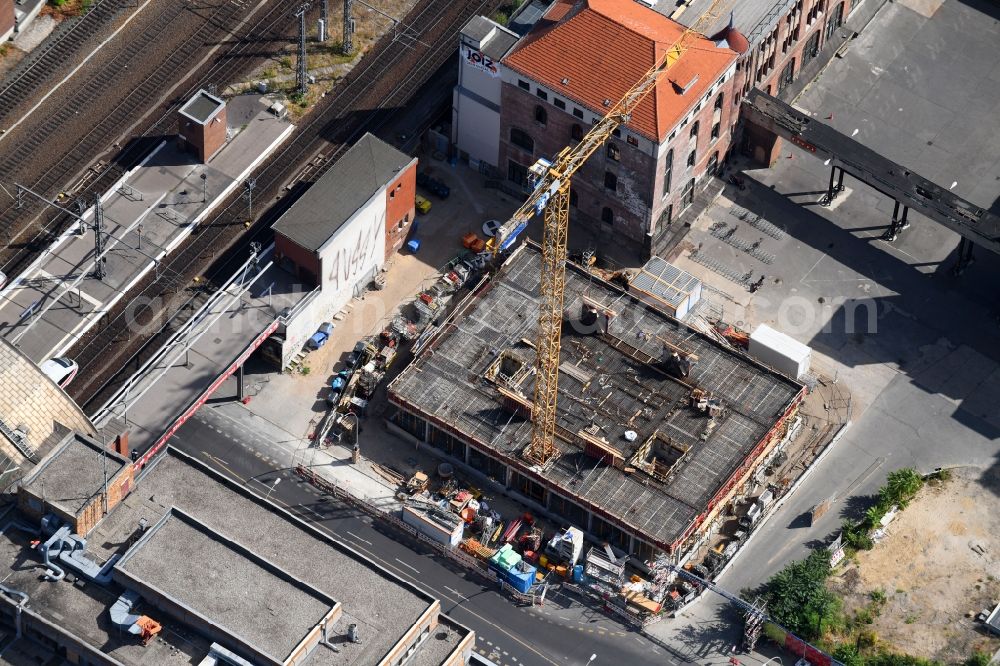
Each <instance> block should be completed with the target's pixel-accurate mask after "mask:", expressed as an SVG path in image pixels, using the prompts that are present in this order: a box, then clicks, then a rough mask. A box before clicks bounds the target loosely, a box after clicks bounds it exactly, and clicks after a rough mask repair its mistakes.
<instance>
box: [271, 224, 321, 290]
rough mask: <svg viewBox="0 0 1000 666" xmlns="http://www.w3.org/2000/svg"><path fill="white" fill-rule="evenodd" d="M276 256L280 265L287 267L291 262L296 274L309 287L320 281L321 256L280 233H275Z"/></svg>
mask: <svg viewBox="0 0 1000 666" xmlns="http://www.w3.org/2000/svg"><path fill="white" fill-rule="evenodd" d="M274 258H275V259H276V260H277V262H278V265H279V266H283V267H286V268H287V267H288V266H287V263H288V262H290V263H291V264H292V266H291V269H292V271H293V272H294V274H295V276H296V277H297V278H298V279H299V280H300V281H301V282H302V284H303V285H305V286H306V288H307V289H311V288H313V287H315V286H317V285H318V284H319V283H320V279H321V277H322V275H321V270H320V263H319V257H317V256H316V254H315V253H314V252H310V251H309V250H307V249H305V248H304V247H302V246H301V245H299V244H297V243H295V242H294V241H292V240H290V239H288V238H286V237H285V236H282V235H281V234H279V233H276V234H274ZM286 260H287V261H286Z"/></svg>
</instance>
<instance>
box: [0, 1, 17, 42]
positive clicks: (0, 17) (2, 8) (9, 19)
mask: <svg viewBox="0 0 1000 666" xmlns="http://www.w3.org/2000/svg"><path fill="white" fill-rule="evenodd" d="M13 28H14V0H0V35H5V34H7V31H8V30H11V29H13Z"/></svg>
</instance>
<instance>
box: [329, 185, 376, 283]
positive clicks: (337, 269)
mask: <svg viewBox="0 0 1000 666" xmlns="http://www.w3.org/2000/svg"><path fill="white" fill-rule="evenodd" d="M385 202H386V194H385V188H384V187H383V188H382V189H380V190H379V191H378V192H376V193H375V194H374V195H373V196H372V198H371V199H369V200H368V202H367V203H365V205H364V206H362V207H361V208H359V209H358V210H357V211H356V212H355V213H354V215H353V216H351V219H349V220H348V221H347V222H346V223H345V224H344V225H343V226H342V227H341V228H340V229H338V230H337V233H335V234H334V235H333V236H332V237H331V238H330V239H329V240H328V241H326V243H324V244H323V246H322V247H320V248H319V252H318V254H319V259H320V267H321V270H322V276H321V281H320V284H321V286H322V287H323V291H325V292H328V295H329V297H331V298H332V297H334V296H333V294H336V295H337V296H336V297H337V298H342V299H343V300H342V301H341V302H346V301H347V300H348V299H349V298H350V297H351V296H353V295H354V293H355V292H356V291H357V290H358V288H361V287H365V286H367V281H368V280H370V279H371V277H372V276H373V275H374V272H375V271H376V270H377V269H380V268H382V266H384V265H385V219H386V209H385Z"/></svg>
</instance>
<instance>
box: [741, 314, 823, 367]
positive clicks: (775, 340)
mask: <svg viewBox="0 0 1000 666" xmlns="http://www.w3.org/2000/svg"><path fill="white" fill-rule="evenodd" d="M750 356H752V357H754V358H755V359H757V360H758V361H760V362H761V363H763V364H764V365H767V366H770V367H771V368H774V369H775V370H777V371H778V372H780V373H781V374H783V375H787V376H789V377H791V378H793V379H799V378H800V377H802V376H803V375H805V374H806V373H808V372H809V364H810V362H811V360H812V349H810V348H809V346H808V345H804V344H802V343H801V342H799V341H798V340H795V339H794V338H792V337H790V336H788V335H785V334H784V333H782V332H781V331H776V330H774V329H773V328H771V327H770V326H767V325H766V324H761V325H760V326H758V327H757V328H756V329H755V330H754V332H753V333H751V334H750Z"/></svg>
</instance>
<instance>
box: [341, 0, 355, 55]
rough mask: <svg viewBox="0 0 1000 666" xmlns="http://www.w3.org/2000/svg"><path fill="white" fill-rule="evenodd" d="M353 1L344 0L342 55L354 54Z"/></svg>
mask: <svg viewBox="0 0 1000 666" xmlns="http://www.w3.org/2000/svg"><path fill="white" fill-rule="evenodd" d="M353 13H354V0H344V40H343V43H342V44H341V50H342V51H343V53H344V55H351V53H353V52H354V19H352V18H351V15H352V14H353Z"/></svg>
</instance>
